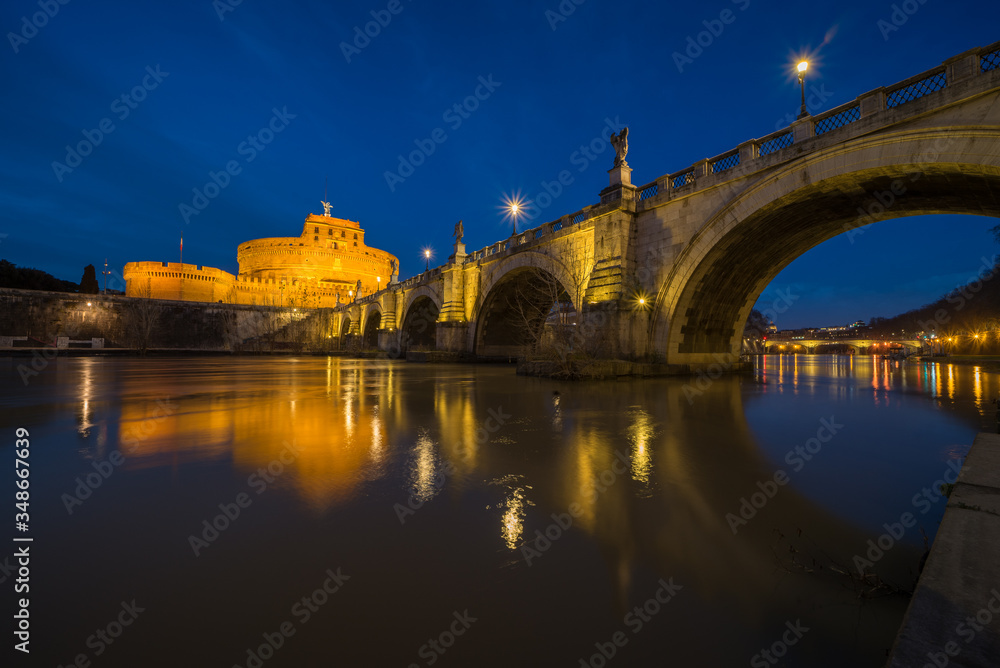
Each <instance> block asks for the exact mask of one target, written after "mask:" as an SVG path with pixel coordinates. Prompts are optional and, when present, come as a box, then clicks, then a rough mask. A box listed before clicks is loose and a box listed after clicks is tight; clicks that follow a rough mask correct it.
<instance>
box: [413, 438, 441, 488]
mask: <svg viewBox="0 0 1000 668" xmlns="http://www.w3.org/2000/svg"><path fill="white" fill-rule="evenodd" d="M413 455H414V456H413V460H412V463H411V467H410V487H411V489H412V491H413V497H414V498H415V499H416V500H417V501H428V500H430V499H432V498H434V496H435V495H436V494H437V493H438V487H437V486H436V485H435V481H434V478H435V476H436V473H437V454H436V453H435V452H434V441H432V440H431V437H430V436H429V435H428V434H427V430H426V429H421V430H420V435H419V436H418V437H417V442H416V444H415V446H414V448H413Z"/></svg>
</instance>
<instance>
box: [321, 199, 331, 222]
mask: <svg viewBox="0 0 1000 668" xmlns="http://www.w3.org/2000/svg"><path fill="white" fill-rule="evenodd" d="M320 204H322V205H323V215H324V216H326V217H327V218H329V217H330V203H329V202H320Z"/></svg>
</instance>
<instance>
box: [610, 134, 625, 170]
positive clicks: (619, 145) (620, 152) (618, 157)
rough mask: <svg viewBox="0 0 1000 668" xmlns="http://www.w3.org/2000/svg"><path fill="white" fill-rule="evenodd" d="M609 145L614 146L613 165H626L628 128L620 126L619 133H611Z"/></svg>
mask: <svg viewBox="0 0 1000 668" xmlns="http://www.w3.org/2000/svg"><path fill="white" fill-rule="evenodd" d="M611 145H612V146H614V148H615V164H614V166H615V167H628V163H627V162H625V156H626V155H627V154H628V128H627V127H625V128H622V131H621V132H620V133H619V134H614V133H611Z"/></svg>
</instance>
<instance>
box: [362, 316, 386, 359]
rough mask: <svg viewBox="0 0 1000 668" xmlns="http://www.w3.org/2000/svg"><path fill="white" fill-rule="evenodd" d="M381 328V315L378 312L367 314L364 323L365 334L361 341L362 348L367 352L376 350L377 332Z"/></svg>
mask: <svg viewBox="0 0 1000 668" xmlns="http://www.w3.org/2000/svg"><path fill="white" fill-rule="evenodd" d="M381 326H382V314H381V313H380V312H378V311H374V312H372V313H371V314H369V316H368V319H367V320H366V321H365V333H364V336H362V339H361V344H362V347H363V348H366V349H369V350H371V349H374V348H378V330H379V327H381Z"/></svg>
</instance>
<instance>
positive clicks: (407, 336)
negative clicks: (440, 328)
mask: <svg viewBox="0 0 1000 668" xmlns="http://www.w3.org/2000/svg"><path fill="white" fill-rule="evenodd" d="M439 313H440V309H438V306H437V304H435V303H434V300H433V299H431V298H430V297H428V296H426V295H420V296H419V297H417V298H416V299H414V300H413V302H412V303H411V304H410V306H409V307H408V308H407V309H406V315H405V316H404V318H403V326H402V327H401V328H400V330H399V350H400V352H401V353H404V354H405V353H406V352H407V351H409V350H437V319H438V314H439Z"/></svg>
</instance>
